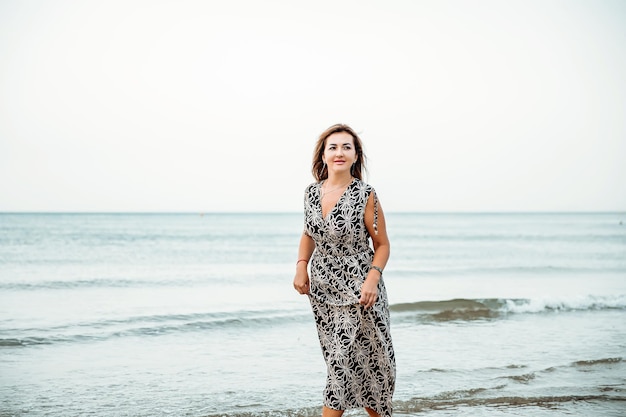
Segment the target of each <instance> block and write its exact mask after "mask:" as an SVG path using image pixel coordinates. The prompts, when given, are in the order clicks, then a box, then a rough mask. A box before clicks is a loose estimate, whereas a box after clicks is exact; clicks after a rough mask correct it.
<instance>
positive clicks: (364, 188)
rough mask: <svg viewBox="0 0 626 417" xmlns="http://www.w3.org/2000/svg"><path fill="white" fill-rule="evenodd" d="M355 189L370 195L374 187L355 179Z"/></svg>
mask: <svg viewBox="0 0 626 417" xmlns="http://www.w3.org/2000/svg"><path fill="white" fill-rule="evenodd" d="M354 183H355V185H356V187H357V188H358V189H359V190H361V191H365V192H367V193H370V192H372V191H374V187H373V186H372V185H371V184H368V183H366V182H365V181H363V180H361V179H358V178H356V179H355V181H354Z"/></svg>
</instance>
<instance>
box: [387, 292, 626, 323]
mask: <svg viewBox="0 0 626 417" xmlns="http://www.w3.org/2000/svg"><path fill="white" fill-rule="evenodd" d="M389 309H390V311H392V312H396V313H400V314H402V313H403V314H414V315H419V316H423V317H425V318H430V319H431V320H434V321H451V320H476V319H485V318H499V317H502V316H506V315H509V314H538V313H549V312H555V311H559V312H569V311H598V310H626V295H616V296H593V295H588V296H581V297H572V298H542V299H521V298H520V299H502V298H487V299H464V298H457V299H452V300H442V301H417V302H413V303H400V304H393V305H391V306H390V307H389Z"/></svg>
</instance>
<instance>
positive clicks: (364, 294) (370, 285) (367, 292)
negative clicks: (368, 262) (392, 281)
mask: <svg viewBox="0 0 626 417" xmlns="http://www.w3.org/2000/svg"><path fill="white" fill-rule="evenodd" d="M377 298H378V278H375V277H372V276H368V277H367V279H366V280H365V282H364V283H363V286H362V287H361V299H360V300H359V304H361V305H362V306H364V307H365V308H370V307H371V306H373V305H374V303H376V299H377Z"/></svg>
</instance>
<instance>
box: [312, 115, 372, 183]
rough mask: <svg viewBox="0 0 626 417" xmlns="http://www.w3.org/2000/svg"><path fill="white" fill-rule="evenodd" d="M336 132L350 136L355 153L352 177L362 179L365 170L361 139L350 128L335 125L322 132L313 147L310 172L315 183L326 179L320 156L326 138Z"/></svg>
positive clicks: (326, 170) (326, 173)
mask: <svg viewBox="0 0 626 417" xmlns="http://www.w3.org/2000/svg"><path fill="white" fill-rule="evenodd" d="M338 132H346V133H348V134H349V135H350V136H352V140H353V141H354V149H355V151H356V162H355V163H354V165H353V167H352V168H351V171H352V176H353V177H356V178H358V179H360V180H362V179H363V173H364V172H365V170H366V168H365V159H366V158H365V153H364V152H363V144H362V143H361V139H360V138H359V135H357V134H356V132H355V131H354V130H352V128H351V127H350V126H348V125H344V124H336V125H332V126H331V127H329V128H328V129H326V130H325V131H324V132H322V134H321V135H320V137H319V139H318V140H317V144H316V145H315V150H314V151H313V166H312V172H313V178H315V180H316V181H322V180H325V179H326V178H328V167H327V166H326V164H325V163H324V161H323V160H322V155H324V148H326V139H328V137H329V136H330V135H332V134H333V133H338Z"/></svg>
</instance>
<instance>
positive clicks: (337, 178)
mask: <svg viewBox="0 0 626 417" xmlns="http://www.w3.org/2000/svg"><path fill="white" fill-rule="evenodd" d="M350 181H352V175H351V174H350V173H349V172H346V173H345V174H344V173H341V174H331V173H328V178H326V181H325V182H326V185H327V186H340V185H343V184H347V183H349V182H350Z"/></svg>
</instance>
